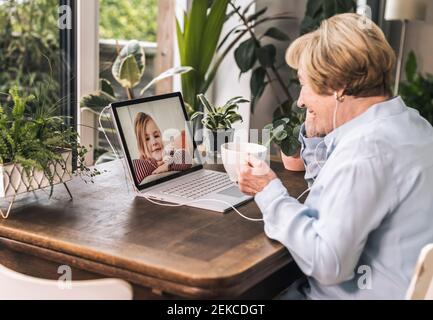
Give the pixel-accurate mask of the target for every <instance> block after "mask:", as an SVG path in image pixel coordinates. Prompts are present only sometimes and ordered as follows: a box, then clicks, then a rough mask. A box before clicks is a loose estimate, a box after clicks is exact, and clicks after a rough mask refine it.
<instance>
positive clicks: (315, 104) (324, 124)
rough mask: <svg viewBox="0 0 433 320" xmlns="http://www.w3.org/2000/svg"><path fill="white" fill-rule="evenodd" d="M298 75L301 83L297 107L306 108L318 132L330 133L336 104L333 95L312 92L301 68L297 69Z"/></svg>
mask: <svg viewBox="0 0 433 320" xmlns="http://www.w3.org/2000/svg"><path fill="white" fill-rule="evenodd" d="M298 77H299V82H300V83H301V93H300V94H299V99H298V107H300V108H306V109H307V112H308V113H309V114H308V116H309V117H310V118H311V121H312V122H313V124H314V126H315V128H316V131H317V132H318V133H320V134H328V133H330V132H331V131H332V130H333V129H334V128H333V117H334V110H335V104H336V100H335V97H334V95H333V94H331V95H320V94H317V93H316V92H314V91H313V89H312V88H311V85H310V84H309V83H308V81H307V78H306V77H305V73H304V71H303V70H302V68H299V70H298Z"/></svg>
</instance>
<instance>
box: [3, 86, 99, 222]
mask: <svg viewBox="0 0 433 320" xmlns="http://www.w3.org/2000/svg"><path fill="white" fill-rule="evenodd" d="M9 93H10V94H9V96H10V99H11V103H10V105H8V106H5V107H2V106H0V198H8V199H9V198H11V199H12V200H11V202H10V204H9V205H8V209H7V211H6V212H3V211H2V210H1V209H0V214H1V216H2V217H3V218H7V217H8V215H9V213H10V210H11V208H12V204H13V202H14V200H15V198H16V196H17V195H18V194H21V193H25V192H30V191H35V190H37V189H42V188H45V187H51V192H50V196H51V195H52V193H53V186H54V185H55V184H59V183H63V184H65V182H67V181H69V180H70V179H71V178H72V174H73V173H75V174H77V175H80V176H82V177H90V178H91V181H92V182H93V180H92V178H93V177H94V176H96V175H98V174H100V172H99V171H98V170H97V169H90V168H88V167H86V166H85V164H84V162H83V159H84V156H85V155H86V152H87V148H85V147H84V146H81V145H80V144H79V143H78V134H77V132H76V130H75V129H74V128H72V127H67V126H66V125H65V117H61V116H58V115H57V114H58V108H57V105H54V106H47V105H46V104H45V103H43V102H42V103H41V100H38V99H37V98H36V97H35V96H33V95H30V96H24V97H22V96H20V94H19V91H18V89H17V88H16V87H15V88H12V89H11V90H10V91H9ZM73 153H75V154H76V155H77V157H78V167H77V169H76V170H75V172H74V170H73V166H72V158H73V156H72V155H73ZM65 187H66V188H67V186H66V184H65ZM67 191H68V193H69V195H70V196H71V197H72V195H71V193H70V192H69V189H67Z"/></svg>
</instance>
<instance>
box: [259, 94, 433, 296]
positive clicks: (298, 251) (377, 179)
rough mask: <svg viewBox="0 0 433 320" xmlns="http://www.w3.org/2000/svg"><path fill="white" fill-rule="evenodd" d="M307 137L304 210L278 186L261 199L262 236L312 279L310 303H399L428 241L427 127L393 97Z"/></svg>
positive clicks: (432, 169) (431, 133) (432, 176)
mask: <svg viewBox="0 0 433 320" xmlns="http://www.w3.org/2000/svg"><path fill="white" fill-rule="evenodd" d="M303 140H305V141H304V143H303V150H302V155H303V158H304V161H305V162H306V163H307V169H308V170H307V174H306V178H307V179H310V180H312V181H314V183H313V184H312V187H311V191H310V193H309V195H308V197H307V199H306V201H305V203H304V204H301V203H300V202H298V201H297V200H296V199H295V198H293V197H292V196H291V195H289V194H288V192H287V190H286V189H285V188H284V186H283V185H282V183H281V181H280V180H279V179H275V180H273V181H272V182H271V183H270V184H268V186H266V188H265V189H264V190H263V191H262V192H260V193H258V194H257V195H256V197H255V201H256V203H257V205H258V206H259V208H260V209H261V211H262V213H263V217H264V222H265V233H266V235H267V236H268V237H269V238H271V239H275V240H277V241H279V242H281V243H282V244H283V245H284V246H285V247H286V248H287V249H288V250H289V251H290V253H291V254H292V256H293V258H294V260H295V261H296V263H297V264H298V266H299V267H300V269H301V270H302V271H303V272H304V273H305V274H306V275H307V276H308V277H309V283H310V288H311V289H310V290H309V292H307V295H308V297H309V298H312V299H404V297H405V293H406V291H407V289H408V286H409V282H410V279H411V277H412V275H413V272H414V267H415V264H416V261H417V258H418V255H419V253H420V251H421V249H422V248H423V246H425V245H426V244H428V243H433V128H432V126H431V125H430V124H429V123H428V122H427V121H426V120H425V119H424V118H422V117H421V116H420V115H419V113H418V111H416V110H414V109H411V108H408V107H406V105H405V104H404V102H403V100H402V99H401V98H400V97H397V98H394V99H392V100H388V101H386V102H383V103H379V104H376V105H374V106H372V107H370V108H369V109H368V110H367V111H366V112H364V113H363V114H361V115H360V116H358V117H357V118H355V119H352V120H351V121H349V122H347V123H345V124H344V125H342V126H341V127H339V128H337V129H336V130H334V131H333V132H331V133H330V134H329V135H327V136H326V137H325V138H324V139H322V140H320V138H316V139H313V140H310V139H303ZM319 143H321V145H319V146H318V144H319ZM321 148H322V149H321ZM316 149H317V151H318V153H319V154H321V155H322V156H323V154H326V155H325V156H326V158H327V160H326V162H325V161H320V159H322V158H323V157H322V156H319V157H317V158H318V159H315V158H316V157H315V156H314V151H315V150H316ZM319 149H321V150H319ZM312 150H313V151H312ZM316 160H318V161H316ZM314 171H316V174H317V173H318V175H317V177H315V173H314ZM319 171H320V172H319ZM314 178H315V180H313V179H314ZM293 196H298V195H293Z"/></svg>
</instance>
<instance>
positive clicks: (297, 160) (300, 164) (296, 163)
mask: <svg viewBox="0 0 433 320" xmlns="http://www.w3.org/2000/svg"><path fill="white" fill-rule="evenodd" d="M281 159H282V160H283V164H284V168H286V169H287V170H289V171H296V172H302V171H305V165H304V161H302V159H301V157H300V156H299V154H298V155H296V156H293V157H288V156H286V155H285V154H284V153H283V152H282V151H281Z"/></svg>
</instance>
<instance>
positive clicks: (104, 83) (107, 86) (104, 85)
mask: <svg viewBox="0 0 433 320" xmlns="http://www.w3.org/2000/svg"><path fill="white" fill-rule="evenodd" d="M99 87H100V88H101V91H103V92H105V93H106V94H109V95H110V96H114V89H113V87H112V85H111V82H110V81H108V80H107V79H101V80H99Z"/></svg>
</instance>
